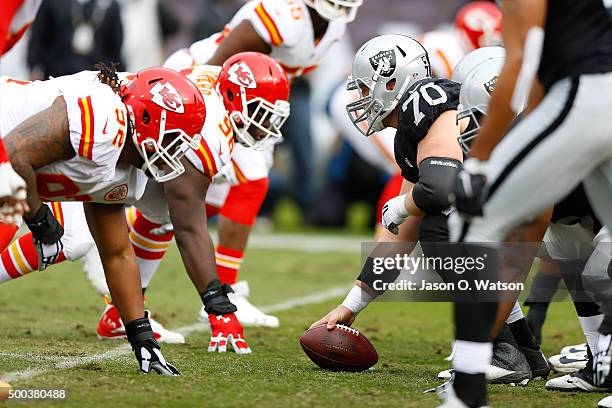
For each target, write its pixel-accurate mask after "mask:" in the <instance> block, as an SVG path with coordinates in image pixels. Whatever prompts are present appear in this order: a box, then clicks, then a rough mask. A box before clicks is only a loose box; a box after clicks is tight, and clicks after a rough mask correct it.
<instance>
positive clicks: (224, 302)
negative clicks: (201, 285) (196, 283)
mask: <svg viewBox="0 0 612 408" xmlns="http://www.w3.org/2000/svg"><path fill="white" fill-rule="evenodd" d="M228 293H234V290H233V289H232V287H231V285H228V284H227V283H224V284H221V282H220V281H219V279H213V280H212V281H211V282H210V283H209V284H208V287H207V288H206V292H204V293H200V297H201V298H202V303H204V310H206V312H207V313H212V314H216V315H223V314H227V313H234V312H235V311H236V310H238V309H237V308H236V306H234V304H233V303H232V302H231V301H230V300H229V298H228V297H227V294H228Z"/></svg>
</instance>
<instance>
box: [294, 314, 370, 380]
mask: <svg viewBox="0 0 612 408" xmlns="http://www.w3.org/2000/svg"><path fill="white" fill-rule="evenodd" d="M300 345H301V346H302V348H303V349H304V353H306V355H307V356H308V357H309V358H310V359H311V360H312V362H313V363H315V364H316V365H318V366H319V367H321V368H325V369H327V370H332V371H363V370H367V369H368V368H370V367H372V366H373V365H374V364H376V363H377V362H378V353H377V352H376V350H375V349H374V346H373V345H372V343H370V340H368V339H367V338H366V336H364V335H363V333H360V332H359V331H357V330H355V329H353V328H352V327H347V326H343V325H340V324H337V325H336V327H334V328H333V329H332V330H327V327H326V325H321V326H317V327H313V328H312V329H310V330H307V331H306V332H305V333H304V334H302V337H300Z"/></svg>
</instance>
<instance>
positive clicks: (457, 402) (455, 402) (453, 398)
mask: <svg viewBox="0 0 612 408" xmlns="http://www.w3.org/2000/svg"><path fill="white" fill-rule="evenodd" d="M435 391H436V394H438V397H439V398H440V399H441V400H442V401H443V403H442V405H438V408H469V407H468V406H467V405H466V404H465V403H464V402H463V401H461V399H460V398H459V397H458V396H457V394H455V389H454V388H453V383H452V382H447V383H444V384H442V385H440V386H439V387H437V388H436V389H435ZM479 408H490V407H489V406H488V405H487V406H481V407H479Z"/></svg>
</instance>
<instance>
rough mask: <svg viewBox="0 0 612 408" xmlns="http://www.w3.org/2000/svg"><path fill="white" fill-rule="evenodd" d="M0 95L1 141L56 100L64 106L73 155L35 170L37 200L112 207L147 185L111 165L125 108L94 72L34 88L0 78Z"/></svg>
mask: <svg viewBox="0 0 612 408" xmlns="http://www.w3.org/2000/svg"><path fill="white" fill-rule="evenodd" d="M0 95H2V97H1V98H0V134H2V135H4V136H6V135H7V134H8V133H9V132H10V131H11V130H12V129H13V128H15V127H16V126H17V125H19V124H20V123H21V122H23V121H24V120H26V119H27V118H28V117H30V116H32V115H34V114H36V113H38V112H40V111H42V110H44V109H47V108H49V107H50V106H51V105H52V104H53V101H54V100H55V99H56V98H57V97H58V96H63V98H64V100H65V102H66V107H67V114H68V127H69V131H70V142H71V144H72V148H73V149H74V151H75V155H74V157H72V158H70V159H68V160H63V161H58V162H56V163H52V164H49V165H47V166H43V167H41V168H39V169H36V182H37V184H38V194H39V195H40V197H41V199H42V200H44V201H94V202H98V203H107V204H112V203H126V202H128V203H129V202H133V201H135V200H137V199H138V198H140V196H141V195H142V193H143V192H144V189H145V186H146V183H147V176H146V175H145V173H144V172H143V171H141V170H139V169H137V168H136V167H134V166H128V165H118V164H117V161H118V160H119V155H120V154H121V151H122V148H123V146H124V144H125V143H126V133H127V120H126V118H127V112H126V108H125V105H124V104H123V103H122V102H121V99H120V98H119V96H118V95H116V94H115V93H114V92H113V90H112V89H111V88H110V87H109V86H107V85H104V84H102V83H101V82H100V81H99V80H98V79H97V72H93V71H84V72H80V73H78V74H74V75H69V76H63V77H58V78H54V79H50V80H47V81H34V82H25V81H17V80H14V79H11V78H8V77H1V78H0ZM127 142H128V143H131V141H130V140H127ZM40 148H41V149H44V146H41V147H40Z"/></svg>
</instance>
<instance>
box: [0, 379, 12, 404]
mask: <svg viewBox="0 0 612 408" xmlns="http://www.w3.org/2000/svg"><path fill="white" fill-rule="evenodd" d="M12 388H13V387H11V384H9V383H5V382H2V381H0V401H4V400H6V399H8V397H9V394H10V391H11V389H12Z"/></svg>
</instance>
